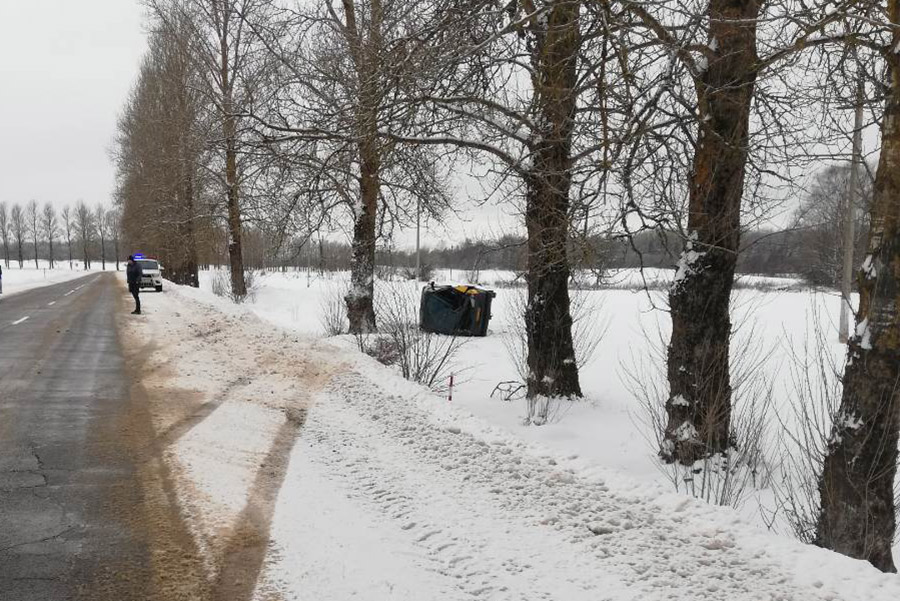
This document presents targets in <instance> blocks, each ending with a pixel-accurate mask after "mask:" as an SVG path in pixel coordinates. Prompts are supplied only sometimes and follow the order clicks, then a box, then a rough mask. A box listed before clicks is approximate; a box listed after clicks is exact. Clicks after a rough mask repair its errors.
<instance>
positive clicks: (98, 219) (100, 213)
mask: <svg viewBox="0 0 900 601" xmlns="http://www.w3.org/2000/svg"><path fill="white" fill-rule="evenodd" d="M94 223H95V227H96V228H97V234H98V235H99V236H100V268H101V269H102V270H103V271H106V226H107V220H106V207H104V206H103V205H102V204H98V205H97V207H96V208H95V209H94Z"/></svg>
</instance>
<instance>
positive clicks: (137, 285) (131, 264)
mask: <svg viewBox="0 0 900 601" xmlns="http://www.w3.org/2000/svg"><path fill="white" fill-rule="evenodd" d="M143 275H144V270H143V269H141V266H140V265H139V264H138V262H137V261H135V260H134V255H129V256H128V265H127V266H126V267H125V276H126V277H127V278H128V292H130V293H131V296H133V297H134V311H132V312H131V314H132V315H140V314H141V298H140V292H141V276H143Z"/></svg>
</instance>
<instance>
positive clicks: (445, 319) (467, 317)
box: [419, 282, 496, 336]
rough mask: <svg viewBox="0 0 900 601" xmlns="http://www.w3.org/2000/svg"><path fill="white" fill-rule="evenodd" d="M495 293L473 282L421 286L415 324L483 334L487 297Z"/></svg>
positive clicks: (447, 331) (488, 306)
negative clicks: (467, 283)
mask: <svg viewBox="0 0 900 601" xmlns="http://www.w3.org/2000/svg"><path fill="white" fill-rule="evenodd" d="M495 296H496V294H495V293H494V291H493V290H485V289H484V288H478V287H476V286H435V285H434V282H432V283H431V284H429V285H428V286H426V287H425V288H423V289H422V300H421V304H420V305H419V327H421V328H422V329H423V330H424V331H426V332H433V333H435V334H446V335H448V336H486V335H487V330H488V323H489V322H490V320H491V301H492V300H493V299H494V297H495Z"/></svg>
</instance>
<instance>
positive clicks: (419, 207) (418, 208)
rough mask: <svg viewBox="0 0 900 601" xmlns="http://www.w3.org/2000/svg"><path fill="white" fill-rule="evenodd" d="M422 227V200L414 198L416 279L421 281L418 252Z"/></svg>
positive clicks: (420, 258)
mask: <svg viewBox="0 0 900 601" xmlns="http://www.w3.org/2000/svg"><path fill="white" fill-rule="evenodd" d="M421 229H422V201H421V199H416V281H417V282H421V281H422V256H421V255H420V253H419V250H420V247H419V244H420V242H421Z"/></svg>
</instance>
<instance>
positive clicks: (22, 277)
mask: <svg viewBox="0 0 900 601" xmlns="http://www.w3.org/2000/svg"><path fill="white" fill-rule="evenodd" d="M106 268H107V270H110V269H115V268H116V265H115V263H107V264H106ZM94 271H100V262H99V261H98V262H97V263H96V264H95V265H91V269H90V270H89V271H85V270H84V268H83V267H82V265H81V263H80V262H78V261H74V262H73V264H72V268H71V269H70V268H69V262H68V261H59V262H57V264H56V265H55V266H54V267H53V269H50V265H49V263H48V262H47V261H45V260H43V259H41V260H39V261H38V266H37V267H35V265H34V260H31V261H28V262H26V263H25V265H24V266H23V268H22V269H19V266H18V263H12V262H11V263H10V266H9V267H3V294H2V295H0V298H2V297H3V296H5V295H9V294H15V293H17V292H24V291H25V290H30V289H32V288H39V287H41V286H48V285H50V284H58V283H60V282H66V281H69V280H72V279H75V278H79V277H81V276H83V275H86V274H87V273H91V272H94Z"/></svg>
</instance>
